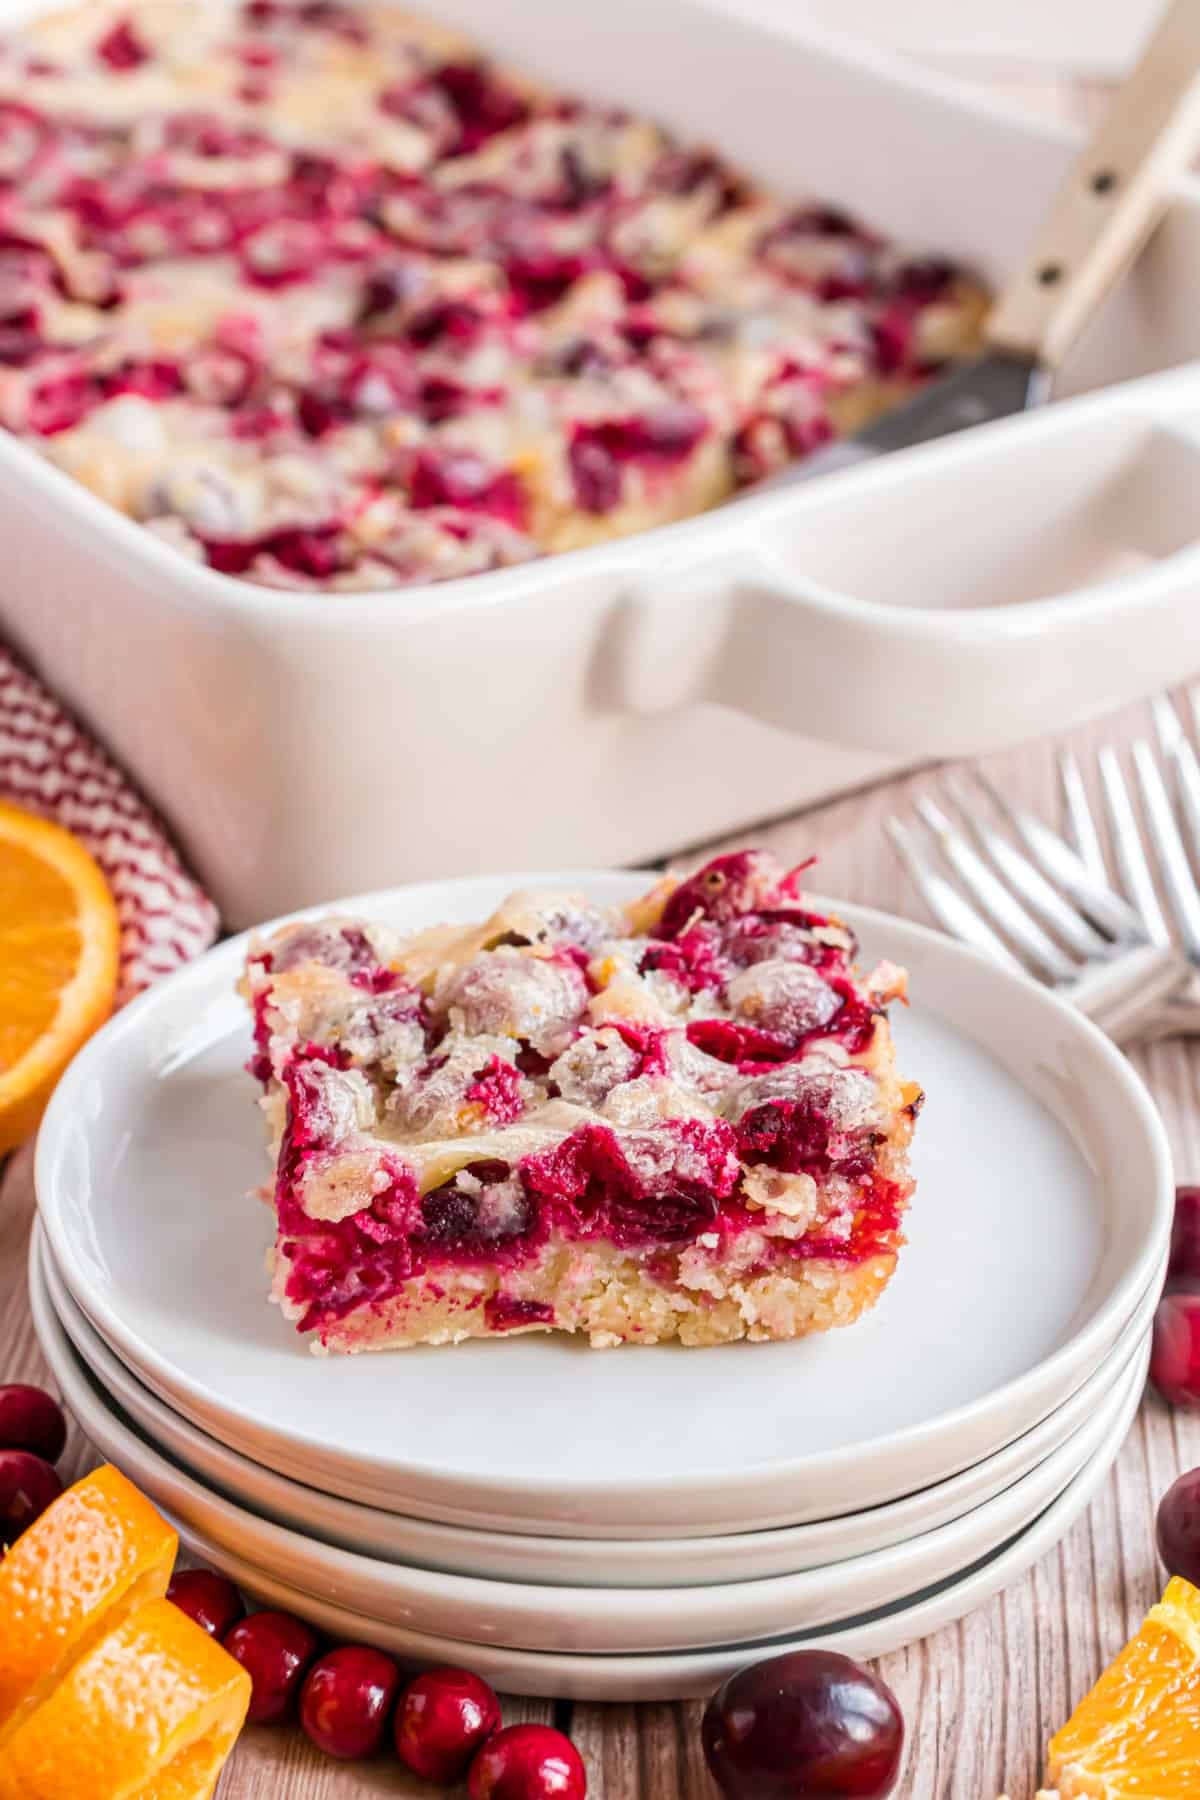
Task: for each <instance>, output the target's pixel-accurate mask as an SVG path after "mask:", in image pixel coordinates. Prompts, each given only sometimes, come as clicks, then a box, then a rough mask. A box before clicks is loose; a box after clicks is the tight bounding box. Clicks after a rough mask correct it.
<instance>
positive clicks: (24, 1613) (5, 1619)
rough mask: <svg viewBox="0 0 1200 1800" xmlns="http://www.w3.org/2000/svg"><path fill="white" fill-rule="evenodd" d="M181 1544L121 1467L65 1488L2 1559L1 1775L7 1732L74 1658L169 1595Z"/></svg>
mask: <svg viewBox="0 0 1200 1800" xmlns="http://www.w3.org/2000/svg"><path fill="white" fill-rule="evenodd" d="M178 1546H179V1540H178V1538H177V1536H176V1534H175V1532H174V1531H173V1530H172V1529H171V1527H170V1526H169V1525H168V1524H167V1522H166V1520H165V1519H164V1518H162V1517H161V1516H160V1515H159V1514H158V1513H157V1512H156V1511H155V1510H154V1508H153V1507H152V1506H151V1504H150V1502H149V1501H148V1500H147V1499H146V1498H145V1496H144V1495H142V1494H140V1493H139V1492H138V1490H137V1488H135V1487H134V1486H133V1484H132V1483H131V1482H129V1481H127V1480H126V1479H125V1477H124V1475H122V1474H121V1473H120V1472H119V1470H117V1469H113V1468H102V1469H96V1470H95V1471H94V1472H93V1473H92V1474H91V1475H87V1476H85V1477H84V1479H83V1480H82V1481H79V1482H76V1484H75V1486H74V1487H73V1488H68V1489H67V1491H66V1493H65V1494H60V1495H59V1497H58V1499H57V1500H55V1501H54V1503H53V1504H52V1505H51V1506H48V1507H47V1508H46V1511H45V1512H44V1513H43V1514H42V1515H41V1517H40V1518H39V1519H36V1520H35V1521H34V1523H33V1524H32V1525H31V1526H30V1527H29V1529H28V1530H27V1531H25V1532H23V1533H22V1535H21V1536H20V1537H19V1538H18V1539H17V1541H16V1543H15V1544H14V1545H13V1547H12V1549H11V1550H10V1551H9V1552H8V1555H7V1556H6V1557H5V1558H4V1560H3V1561H2V1562H0V1768H2V1767H4V1766H6V1759H7V1756H8V1745H9V1741H10V1740H11V1738H12V1736H13V1735H14V1733H15V1732H16V1731H17V1730H18V1728H19V1727H20V1725H21V1723H22V1721H23V1720H24V1719H26V1718H27V1717H28V1716H29V1714H30V1713H31V1712H32V1711H33V1710H34V1708H35V1707H36V1706H38V1705H39V1703H40V1702H41V1701H42V1700H44V1699H45V1697H46V1695H47V1694H48V1693H49V1692H50V1691H51V1690H52V1689H53V1688H54V1686H55V1685H56V1684H57V1683H58V1682H59V1681H61V1680H62V1678H63V1676H64V1674H65V1673H66V1672H67V1670H69V1669H70V1667H71V1665H72V1663H74V1662H75V1661H76V1660H77V1659H78V1658H79V1657H81V1656H85V1655H86V1654H87V1652H88V1651H89V1650H90V1649H91V1647H92V1646H93V1645H94V1644H95V1643H96V1642H97V1640H98V1639H99V1638H100V1637H101V1636H102V1635H103V1634H104V1632H105V1631H108V1630H110V1629H111V1628H112V1627H113V1626H114V1625H115V1624H117V1623H118V1622H119V1621H120V1620H121V1619H122V1618H124V1617H125V1615H126V1614H128V1613H129V1612H130V1611H131V1610H132V1609H133V1608H134V1607H135V1606H138V1605H139V1604H140V1603H141V1602H142V1601H143V1600H149V1599H153V1598H158V1597H160V1596H161V1595H164V1594H165V1593H166V1591H167V1582H168V1581H169V1580H170V1578H171V1567H172V1565H173V1563H174V1561H175V1553H176V1550H177V1549H178Z"/></svg>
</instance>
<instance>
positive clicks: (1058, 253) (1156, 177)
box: [984, 0, 1200, 368]
mask: <svg viewBox="0 0 1200 1800" xmlns="http://www.w3.org/2000/svg"><path fill="white" fill-rule="evenodd" d="M1198 133H1200V0H1170V4H1169V5H1168V7H1167V9H1166V12H1165V14H1164V15H1163V17H1162V19H1161V20H1160V22H1159V24H1158V27H1157V29H1156V30H1155V32H1154V34H1153V36H1152V37H1151V39H1150V42H1149V44H1148V45H1147V47H1146V49H1145V51H1144V52H1143V54H1142V57H1141V60H1140V62H1139V63H1138V65H1137V67H1136V68H1135V69H1134V71H1133V73H1132V74H1131V75H1130V76H1129V77H1128V78H1127V80H1126V81H1125V82H1124V83H1123V84H1122V85H1121V87H1120V88H1119V89H1118V90H1117V92H1116V94H1115V95H1114V97H1113V100H1112V102H1111V105H1110V106H1109V109H1108V113H1107V115H1106V117H1105V119H1104V122H1103V124H1102V125H1101V126H1100V129H1099V130H1098V131H1097V132H1096V134H1095V136H1094V137H1093V138H1092V139H1091V140H1090V141H1089V143H1088V144H1087V145H1086V146H1085V148H1084V149H1083V150H1082V152H1081V153H1080V154H1079V155H1078V156H1077V157H1076V158H1075V160H1074V162H1073V163H1072V165H1071V168H1070V170H1069V172H1068V174H1067V178H1066V180H1065V182H1064V183H1063V185H1062V187H1061V188H1060V189H1059V191H1058V194H1057V196H1056V197H1055V199H1054V201H1053V203H1052V205H1051V207H1050V211H1049V213H1048V214H1047V216H1046V218H1045V219H1044V221H1043V223H1042V226H1041V229H1040V230H1039V232H1038V234H1037V236H1036V238H1035V239H1034V242H1033V246H1032V249H1031V251H1030V253H1029V257H1028V260H1027V261H1026V262H1025V263H1024V264H1023V265H1022V267H1021V268H1020V269H1019V270H1018V271H1017V273H1016V275H1015V276H1014V278H1013V279H1012V280H1011V281H1010V282H1009V283H1008V285H1007V286H1006V287H1005V289H1004V290H1003V292H1002V293H1001V295H1000V297H999V299H998V300H997V301H996V304H995V306H994V307H993V308H992V311H991V314H990V316H989V318H988V321H987V324H986V325H985V328H984V330H985V335H986V337H987V339H988V341H989V343H991V344H993V345H995V346H996V347H997V348H998V349H1003V350H1010V351H1015V352H1017V353H1018V354H1020V355H1024V356H1030V357H1032V358H1033V359H1034V360H1035V361H1039V362H1041V363H1043V364H1045V365H1046V366H1047V367H1050V368H1055V367H1057V365H1058V364H1059V363H1060V362H1061V361H1062V359H1063V357H1064V356H1065V355H1066V354H1067V352H1068V350H1070V348H1071V346H1072V344H1073V343H1074V342H1075V340H1076V338H1077V337H1078V335H1079V333H1080V331H1081V330H1082V329H1083V327H1084V325H1086V324H1087V322H1088V320H1089V319H1090V318H1091V316H1092V314H1093V313H1094V312H1095V310H1096V308H1097V307H1098V306H1099V305H1100V302H1101V301H1102V300H1103V299H1104V297H1105V295H1106V294H1107V293H1108V291H1109V289H1110V288H1111V287H1112V286H1113V285H1114V284H1115V282H1116V281H1117V279H1118V277H1119V276H1120V275H1121V274H1122V273H1123V272H1124V270H1125V269H1126V268H1127V267H1128V266H1129V264H1130V263H1131V262H1132V261H1133V259H1134V257H1135V256H1136V255H1137V253H1138V251H1139V250H1140V249H1141V247H1142V245H1143V243H1144V242H1145V240H1146V238H1147V237H1148V236H1149V235H1150V232H1151V231H1152V230H1153V228H1154V226H1155V225H1156V224H1157V223H1158V221H1159V218H1160V217H1161V215H1162V214H1163V212H1164V211H1165V210H1166V206H1167V203H1168V200H1169V198H1170V188H1171V184H1172V182H1173V181H1174V179H1175V177H1176V176H1177V175H1179V174H1180V173H1181V172H1182V170H1183V169H1184V168H1186V166H1187V164H1188V162H1189V161H1190V158H1191V153H1192V150H1193V147H1194V145H1195V143H1196V139H1197V135H1198Z"/></svg>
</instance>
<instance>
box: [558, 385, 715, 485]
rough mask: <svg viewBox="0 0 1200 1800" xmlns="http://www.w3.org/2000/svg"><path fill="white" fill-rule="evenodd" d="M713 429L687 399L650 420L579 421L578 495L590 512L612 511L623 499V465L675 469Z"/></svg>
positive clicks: (573, 461) (575, 447)
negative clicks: (587, 423)
mask: <svg viewBox="0 0 1200 1800" xmlns="http://www.w3.org/2000/svg"><path fill="white" fill-rule="evenodd" d="M707 431H708V421H707V419H706V418H705V416H704V414H703V413H702V412H701V411H700V409H699V407H695V406H690V405H688V404H687V403H686V402H684V401H680V402H679V403H678V404H677V405H675V406H672V407H663V408H660V410H659V411H658V412H656V413H649V414H647V415H646V416H645V417H644V418H629V419H606V420H604V421H602V422H601V423H599V424H596V425H577V426H576V427H575V430H574V433H573V434H572V438H571V447H570V451H569V453H568V455H569V460H570V465H571V479H572V481H573V483H574V486H575V497H576V499H577V500H578V502H579V504H580V506H582V507H583V508H584V510H585V512H593V513H606V512H611V511H612V509H613V507H614V506H616V504H617V502H618V501H619V499H620V497H621V487H622V473H621V470H622V465H623V464H626V463H638V464H640V465H642V466H644V467H646V466H648V467H653V466H654V465H656V464H658V465H660V466H664V467H669V466H670V465H671V464H673V463H676V462H682V461H683V460H684V458H686V457H688V456H690V455H691V453H692V451H693V450H694V449H695V448H696V445H697V444H698V443H699V442H700V440H701V439H702V438H703V437H704V436H705V435H706V433H707Z"/></svg>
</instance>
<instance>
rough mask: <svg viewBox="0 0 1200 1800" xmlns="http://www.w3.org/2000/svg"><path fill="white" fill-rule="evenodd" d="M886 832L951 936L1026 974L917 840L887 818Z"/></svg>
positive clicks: (895, 820) (899, 823) (901, 825)
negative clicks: (942, 874)
mask: <svg viewBox="0 0 1200 1800" xmlns="http://www.w3.org/2000/svg"><path fill="white" fill-rule="evenodd" d="M884 829H885V830H886V832H887V834H888V836H889V837H890V838H891V840H892V843H893V844H894V845H895V847H896V854H897V855H898V856H899V858H900V861H901V862H902V863H903V864H904V867H905V868H906V869H907V871H908V874H909V878H910V880H911V881H912V883H913V886H914V887H915V888H916V889H917V891H918V893H920V894H921V895H922V896H923V898H924V900H925V903H926V905H927V906H928V908H929V910H930V912H931V913H932V914H933V916H934V918H935V919H936V920H937V921H938V924H939V925H941V926H942V927H943V928H944V929H945V930H946V931H948V932H949V933H950V934H951V936H952V937H957V938H961V939H962V940H963V942H964V943H967V944H973V945H974V946H975V948H976V949H977V950H986V951H987V953H988V954H989V956H994V957H996V958H997V960H998V961H999V962H1001V963H1003V965H1004V967H1005V968H1007V969H1012V970H1016V971H1017V972H1018V973H1020V974H1022V975H1027V974H1028V970H1027V969H1025V968H1024V967H1023V966H1022V964H1021V963H1019V962H1018V961H1017V958H1016V957H1015V956H1014V955H1013V953H1012V951H1011V950H1010V949H1009V947H1008V945H1007V944H1005V943H1004V942H1003V941H1002V940H1001V939H1000V938H998V937H997V936H996V933H995V932H994V931H993V930H992V928H991V926H990V925H989V924H987V922H986V921H985V920H983V919H981V918H980V916H979V914H978V913H977V912H976V911H975V908H974V907H973V906H971V905H969V904H968V902H967V901H966V900H964V899H963V897H962V895H961V894H960V893H959V891H958V889H957V888H954V887H951V885H950V883H949V882H948V881H947V880H946V879H945V878H944V877H943V876H941V875H939V874H938V872H937V870H936V869H935V868H934V867H933V866H932V864H931V863H930V862H929V861H928V860H927V859H926V857H925V856H924V855H923V854H922V852H921V851H920V850H919V849H918V847H917V843H916V840H915V838H914V837H913V836H912V834H911V832H910V831H909V830H908V828H907V827H906V826H905V825H903V824H901V822H900V820H899V819H894V818H893V819H885V820H884Z"/></svg>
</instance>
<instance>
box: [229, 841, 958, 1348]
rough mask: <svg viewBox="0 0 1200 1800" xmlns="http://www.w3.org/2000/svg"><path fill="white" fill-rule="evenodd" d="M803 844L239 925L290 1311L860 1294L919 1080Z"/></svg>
mask: <svg viewBox="0 0 1200 1800" xmlns="http://www.w3.org/2000/svg"><path fill="white" fill-rule="evenodd" d="M801 872H802V871H801V870H799V869H797V870H793V871H792V872H791V873H790V874H788V873H785V872H784V871H783V869H782V868H780V866H779V865H778V864H777V863H776V862H775V860H774V859H773V858H772V857H770V856H768V855H766V854H765V853H763V852H761V851H754V850H747V851H740V852H738V853H737V854H734V855H729V856H721V857H717V858H716V859H715V860H714V861H713V862H710V863H708V864H707V865H706V867H704V868H703V869H701V870H700V871H699V873H698V874H696V875H693V876H691V877H690V878H688V879H687V880H680V879H678V878H676V877H671V876H668V877H666V878H664V879H663V880H662V881H660V882H658V883H657V884H656V885H655V886H654V887H653V888H652V889H651V890H650V892H649V893H648V894H646V895H644V896H643V897H642V898H641V899H638V900H635V901H633V902H632V903H631V904H629V905H627V906H622V907H616V908H611V909H603V908H600V907H598V906H594V905H592V904H591V903H590V902H589V901H587V900H586V899H584V898H581V897H580V896H578V895H575V894H567V893H517V894H513V895H511V896H510V898H509V899H508V900H506V901H505V902H504V904H503V905H502V906H501V907H500V908H499V910H498V911H497V912H496V913H494V914H493V915H492V917H491V918H490V919H488V920H486V921H485V922H484V923H483V924H481V925H472V926H467V927H460V926H439V927H436V928H435V929H433V930H430V931H425V932H422V933H420V934H418V935H416V936H410V937H402V936H400V935H399V934H397V933H395V932H393V931H390V930H388V929H387V928H386V927H384V926H381V925H378V924H375V923H372V922H369V921H358V920H350V919H342V918H328V919H324V920H321V921H319V922H317V923H311V922H309V923H300V924H292V925H286V926H283V927H282V928H281V929H280V930H279V931H277V932H276V933H275V934H274V935H273V936H271V937H270V938H268V939H266V940H265V941H256V942H255V943H254V944H253V945H252V947H251V950H250V954H249V957H248V961H247V966H246V973H245V977H244V980H243V982H242V991H243V993H244V994H245V996H246V998H247V1000H248V1001H249V1002H250V1006H251V1009H252V1012H253V1017H254V1041H255V1053H254V1056H253V1058H252V1060H251V1063H250V1065H249V1067H250V1070H251V1073H253V1074H254V1075H256V1076H257V1077H258V1079H259V1080H260V1081H261V1083H262V1085H263V1090H264V1098H263V1102H262V1104H263V1106H264V1108H265V1111H266V1115H267V1119H268V1122H269V1125H270V1129H271V1137H272V1145H273V1152H274V1157H275V1180H274V1186H273V1187H272V1188H268V1189H266V1190H265V1197H266V1198H267V1199H268V1200H270V1201H271V1202H272V1203H273V1205H274V1208H275V1213H276V1217H277V1223H278V1232H277V1239H276V1246H275V1254H274V1286H273V1298H274V1299H275V1300H276V1301H277V1302H278V1303H279V1305H280V1306H281V1307H282V1309H283V1311H284V1313H285V1315H286V1316H287V1317H288V1318H289V1319H292V1320H294V1321H295V1323H296V1324H297V1326H298V1327H299V1329H300V1330H301V1331H303V1332H311V1333H313V1334H314V1336H315V1340H316V1343H317V1345H318V1346H325V1347H326V1348H328V1349H332V1350H344V1351H357V1350H381V1349H387V1348H389V1347H391V1346H400V1345H408V1344H422V1343H427V1344H445V1343H454V1342H458V1341H459V1340H461V1339H463V1338H470V1337H486V1336H494V1335H498V1334H502V1333H503V1334H511V1333H515V1332H526V1331H556V1330H557V1331H580V1332H586V1333H587V1334H588V1336H589V1338H590V1340H591V1342H592V1344H593V1345H596V1346H606V1345H612V1344H619V1343H627V1342H631V1343H643V1344H653V1343H660V1342H662V1341H663V1340H665V1339H668V1338H679V1339H680V1341H681V1342H683V1343H685V1344H717V1343H724V1342H726V1341H728V1340H729V1339H732V1338H742V1337H747V1338H754V1339H765V1338H790V1337H799V1336H802V1335H803V1334H804V1333H806V1332H810V1331H825V1330H828V1329H829V1328H830V1327H831V1326H834V1325H848V1324H850V1323H851V1322H852V1321H853V1320H854V1319H856V1318H857V1317H858V1315H859V1314H860V1313H861V1312H862V1311H863V1310H864V1309H865V1308H866V1307H868V1306H870V1305H872V1304H873V1302H874V1301H875V1300H876V1299H877V1298H878V1296H879V1294H880V1293H881V1292H882V1290H883V1288H884V1287H885V1285H886V1284H887V1282H888V1280H889V1279H890V1277H891V1275H892V1272H893V1270H894V1269H895V1266H896V1255H897V1251H898V1249H899V1247H900V1244H901V1243H902V1241H903V1240H902V1237H901V1232H900V1226H901V1220H902V1217H903V1214H904V1211H905V1208H906V1206H907V1204H908V1201H909V1198H910V1195H911V1193H912V1188H913V1183H912V1180H911V1178H910V1175H909V1170H908V1161H907V1147H908V1142H909V1139H910V1138H911V1136H912V1130H913V1124H914V1122H915V1120H916V1116H917V1113H918V1112H919V1110H920V1107H921V1102H922V1098H923V1096H922V1093H921V1089H920V1088H919V1087H918V1086H917V1085H916V1084H915V1083H913V1082H903V1081H901V1080H900V1079H899V1078H898V1076H897V1074H896V1071H895V1066H894V1056H893V1048H892V1038H891V1032H890V1029H889V1025H888V1018H887V1011H886V1007H887V1003H888V1002H889V1001H890V1000H893V999H896V998H900V997H902V996H903V993H904V983H905V976H904V972H903V971H902V970H900V969H897V968H895V967H894V966H893V965H891V964H888V963H883V964H881V965H880V966H879V967H878V968H876V969H874V970H873V971H872V972H871V973H870V974H864V973H863V972H862V971H861V970H859V969H858V968H857V966H856V965H855V963H854V960H853V959H854V956H855V953H856V948H857V946H856V944H855V940H854V937H853V935H852V933H851V932H850V931H849V930H848V929H847V928H846V926H845V925H843V924H842V923H841V922H840V921H839V920H838V919H837V918H835V917H833V916H832V915H831V916H828V917H826V916H824V915H822V914H820V913H817V912H814V911H813V910H812V909H811V907H809V906H807V905H806V904H805V901H804V898H803V895H802V893H801V891H800V885H799V878H800V875H801Z"/></svg>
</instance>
